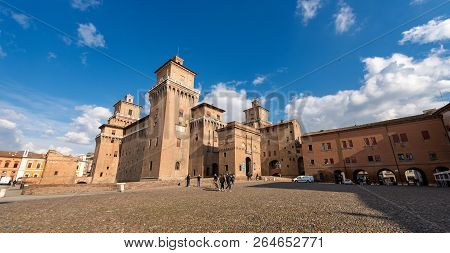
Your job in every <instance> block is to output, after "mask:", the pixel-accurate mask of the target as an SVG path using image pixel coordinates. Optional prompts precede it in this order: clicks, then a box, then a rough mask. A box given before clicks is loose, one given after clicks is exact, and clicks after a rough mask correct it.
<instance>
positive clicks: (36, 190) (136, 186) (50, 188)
mask: <svg viewBox="0 0 450 253" xmlns="http://www.w3.org/2000/svg"><path fill="white" fill-rule="evenodd" d="M291 180H292V179H290V178H282V177H281V178H280V177H262V179H261V180H259V182H273V181H275V182H290V181H291ZM244 182H247V180H245V179H238V180H236V183H244ZM252 182H255V180H252ZM196 185H197V179H196V178H192V179H191V186H196ZM170 186H180V187H181V186H182V187H184V186H186V180H148V181H147V180H145V181H141V182H129V183H125V191H140V190H148V189H152V188H159V187H170ZM201 186H202V187H204V186H213V179H212V178H202V179H201ZM118 189H119V187H118V186H117V184H65V185H42V184H35V185H29V186H26V187H25V188H24V189H23V191H22V194H23V195H52V194H69V193H83V192H107V191H118Z"/></svg>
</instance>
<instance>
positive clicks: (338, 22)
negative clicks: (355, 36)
mask: <svg viewBox="0 0 450 253" xmlns="http://www.w3.org/2000/svg"><path fill="white" fill-rule="evenodd" d="M339 5H340V8H339V11H338V13H336V14H335V15H334V25H335V28H336V32H337V33H344V32H346V31H348V30H349V29H350V27H352V26H353V25H354V24H355V22H356V16H355V14H354V13H353V9H352V7H350V6H349V5H348V4H346V3H345V2H340V3H339Z"/></svg>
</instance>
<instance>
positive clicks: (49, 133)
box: [43, 129, 55, 137]
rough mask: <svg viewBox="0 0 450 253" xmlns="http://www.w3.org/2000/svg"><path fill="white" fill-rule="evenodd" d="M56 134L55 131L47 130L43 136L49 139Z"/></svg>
mask: <svg viewBox="0 0 450 253" xmlns="http://www.w3.org/2000/svg"><path fill="white" fill-rule="evenodd" d="M54 134H55V130H53V129H45V130H44V134H43V136H46V137H48V136H52V135H54Z"/></svg>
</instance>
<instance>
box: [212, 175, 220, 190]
mask: <svg viewBox="0 0 450 253" xmlns="http://www.w3.org/2000/svg"><path fill="white" fill-rule="evenodd" d="M218 180H219V177H218V176H217V174H214V178H213V182H214V186H215V187H216V189H219V184H218V183H217V181H218Z"/></svg>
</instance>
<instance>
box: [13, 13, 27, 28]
mask: <svg viewBox="0 0 450 253" xmlns="http://www.w3.org/2000/svg"><path fill="white" fill-rule="evenodd" d="M11 17H12V18H13V19H14V20H15V21H16V22H17V23H18V24H19V25H20V26H22V28H23V29H28V28H29V27H30V21H31V20H30V18H29V17H28V16H27V15H24V14H22V13H15V12H11Z"/></svg>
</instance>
